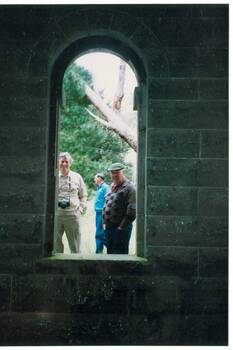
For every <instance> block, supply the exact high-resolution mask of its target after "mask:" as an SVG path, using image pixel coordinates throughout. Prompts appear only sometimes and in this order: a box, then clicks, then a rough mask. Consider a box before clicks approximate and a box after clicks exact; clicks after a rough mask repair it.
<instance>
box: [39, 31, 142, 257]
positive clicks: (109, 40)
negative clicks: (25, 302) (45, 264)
mask: <svg viewBox="0 0 233 350" xmlns="http://www.w3.org/2000/svg"><path fill="white" fill-rule="evenodd" d="M90 53H95V54H97V53H99V54H101V53H102V54H103V53H105V54H108V55H110V54H112V55H114V57H115V59H117V60H118V64H119V62H120V59H122V60H123V61H125V62H126V64H127V65H128V66H129V67H130V68H131V70H132V71H133V73H134V74H135V77H136V78H135V77H134V78H135V80H136V85H137V86H136V87H135V89H134V91H132V90H133V88H131V89H130V90H131V98H132V93H133V104H134V106H133V107H134V110H135V112H134V113H135V114H136V115H137V118H136V119H135V120H134V123H136V124H137V128H136V129H137V135H136V148H137V156H136V159H137V161H135V163H137V165H136V168H135V166H133V167H132V166H131V167H128V166H126V169H125V170H124V171H126V175H128V176H130V179H131V180H133V182H134V183H135V185H136V190H137V191H136V195H137V200H136V206H137V208H136V212H137V215H136V220H135V221H134V227H135V228H136V227H137V232H136V234H135V239H133V238H132V239H131V241H130V244H131V248H130V251H129V254H134V255H129V254H124V257H123V255H121V257H122V259H123V260H125V259H126V260H128V259H133V260H135V259H136V260H137V259H138V258H139V257H145V256H146V220H145V215H146V210H145V208H146V205H145V203H146V192H145V188H146V180H147V179H146V176H145V169H146V137H147V131H146V130H147V129H146V125H147V113H148V101H147V100H148V86H147V73H146V70H145V66H144V62H143V60H142V59H141V56H139V53H138V52H137V50H135V49H134V48H133V47H132V46H131V45H130V44H129V43H128V42H127V39H124V40H119V39H117V38H115V37H112V36H111V37H110V36H105V35H92V36H87V37H83V38H80V39H78V40H77V41H75V42H73V43H72V44H70V45H69V46H67V47H66V48H65V49H64V50H63V51H62V52H61V53H60V55H59V56H58V57H57V59H56V61H55V62H54V65H53V69H52V71H51V88H50V101H51V103H50V119H49V125H48V148H47V152H48V153H47V154H48V156H47V160H48V163H47V210H46V230H45V235H44V238H43V255H44V256H45V257H51V256H54V258H55V259H60V258H62V259H69V260H70V259H79V258H81V259H83V258H84V259H85V256H87V254H88V253H84V252H81V255H80V254H72V255H71V254H59V253H58V254H57V253H56V252H55V251H56V249H55V244H54V238H55V234H54V232H55V230H56V225H57V221H56V215H55V214H56V211H57V207H58V191H57V188H58V173H59V162H58V158H59V152H60V151H67V150H66V147H64V148H63V146H65V145H64V144H63V146H62V147H61V142H60V141H59V139H61V137H60V136H61V135H60V133H61V131H60V127H61V126H62V123H65V122H66V121H67V120H68V123H70V122H71V120H70V119H67V120H66V121H65V120H63V119H62V113H64V111H65V109H66V108H67V106H68V102H69V101H68V94H67V91H66V89H65V84H64V81H65V77H66V73H67V72H68V71H69V69H70V67H71V66H72V64H74V63H75V62H76V60H77V59H78V60H81V59H84V56H85V55H86V54H90ZM93 66H94V67H95V64H94V65H93ZM105 68H106V67H105ZM82 69H83V70H84V71H88V69H87V67H86V68H85V67H83V68H82ZM104 70H106V69H104ZM88 74H89V73H88ZM102 75H103V77H104V76H106V75H107V74H106V73H105V71H104V72H102ZM94 79H95V78H94ZM78 80H80V81H79V82H78V85H81V86H80V89H79V90H80V91H79V93H80V94H81V100H82V102H84V101H85V96H84V95H85V94H83V91H84V89H83V87H84V85H85V84H83V82H82V81H83V79H82V80H81V79H78ZM84 80H85V79H84ZM90 87H91V88H92V90H93V91H94V89H93V85H91V84H90ZM97 90H98V89H97ZM102 90H103V89H100V91H97V92H98V93H97V95H99V94H100V95H101V94H102V95H103V93H104V91H102ZM105 90H106V88H105ZM107 90H110V89H109V88H108V89H107ZM94 92H96V91H94ZM125 93H126V91H125ZM80 94H79V95H80ZM102 97H103V96H102ZM124 101H127V99H126V98H123V100H122V101H121V105H122V106H123V103H124ZM111 103H112V101H111V102H110V105H109V106H108V107H110V108H112V107H113V106H112V105H111ZM105 104H106V103H105ZM77 106H78V107H80V103H76V107H77ZM84 107H85V108H87V109H88V110H89V111H87V110H86V111H85V114H84V115H83V116H82V118H86V119H85V120H83V122H84V121H85V122H86V120H88V121H89V122H88V123H89V125H90V121H92V124H91V125H92V128H93V125H95V123H97V120H95V118H94V117H97V119H98V117H100V118H101V113H100V111H98V110H94V109H93V108H92V107H91V108H88V107H90V106H87V105H86V106H85V103H84ZM115 112H116V111H115ZM132 113H133V112H132ZM92 114H94V117H93V115H92ZM132 124H133V122H132V120H131V121H130V122H129V124H128V130H130V134H132V132H131V131H132V129H133V128H132V126H133V125H132ZM82 125H84V124H82ZM63 127H64V125H63ZM82 128H83V130H85V133H86V135H87V136H89V132H90V131H91V127H90V130H89V129H88V128H87V127H84V126H82V127H81V126H80V125H79V124H77V125H76V126H75V127H73V129H74V130H75V131H76V132H77V133H78V132H80V131H81V130H82ZM102 128H103V130H105V132H106V128H104V125H102ZM63 131H64V130H63ZM85 133H84V134H85ZM110 133H113V130H111V131H110ZM123 134H124V133H123ZM94 136H96V135H95V134H94ZM121 136H122V135H121ZM122 138H124V139H125V141H127V138H128V139H130V137H128V135H126V137H125V135H123V137H118V139H119V140H121V139H122ZM93 139H94V138H93ZM103 140H105V139H104V138H103ZM103 140H102V139H101V141H103ZM134 140H135V136H133V137H131V140H130V142H129V143H128V144H131V145H133V147H134V148H135V142H134ZM66 141H67V142H68V141H69V139H67V140H66ZM108 142H109V141H108ZM121 142H122V149H124V147H126V146H125V145H124V146H123V141H121ZM107 145H108V143H107V142H106V143H104V150H105V148H106V149H107V148H108V147H107ZM113 145H114V144H111V146H113ZM118 146H119V145H118ZM76 147H77V148H78V150H80V148H82V147H81V146H80V145H78V143H77V144H76ZM94 148H95V152H92V153H94V154H93V155H92V158H93V159H92V160H93V161H94V159H95V158H96V162H97V163H98V164H100V162H99V161H98V157H101V156H102V154H101V152H100V151H99V148H98V151H97V150H96V148H97V147H94ZM122 149H121V150H122ZM74 153H75V154H78V152H77V153H76V152H74ZM84 153H85V152H84ZM87 153H88V152H87ZM75 154H72V156H73V157H74V158H76V157H77V155H76V156H75ZM112 154H114V155H115V154H117V153H116V152H115V153H112ZM123 154H124V157H126V154H128V152H127V151H126V152H123ZM128 157H129V158H128V159H127V157H126V158H124V159H122V158H121V160H122V161H123V160H124V161H125V162H126V163H130V156H128ZM115 160H116V159H115V158H114V157H113V156H112V157H111V162H110V163H113V162H114V161H115ZM75 163H76V166H77V171H79V172H81V171H80V159H79V160H78V161H76V162H75ZM75 163H74V164H75ZM125 165H127V164H125ZM106 167H107V164H106ZM103 170H105V169H103ZM95 171H96V168H90V172H89V173H88V176H89V180H88V181H93V172H95ZM127 171H130V173H129V174H128V173H127ZM109 174H110V173H109V172H108V171H107V172H106V181H108V182H110V178H109ZM133 174H134V177H132V176H133ZM82 175H83V174H82ZM92 185H93V183H92ZM91 191H92V192H93V191H95V189H94V187H93V188H92V189H91V186H90V189H89V192H91ZM89 195H90V193H89ZM86 218H87V217H86ZM83 219H85V215H84V217H83ZM92 234H93V241H92V242H95V237H94V236H95V232H93V233H92ZM132 237H133V235H132ZM134 242H135V244H134ZM83 243H84V241H83ZM81 245H82V243H81ZM132 245H133V247H132ZM135 246H136V247H135ZM92 247H93V246H92ZM81 248H82V247H81ZM84 251H85V249H84ZM86 251H87V250H86ZM105 253H106V252H105ZM58 255H59V256H58ZM61 255H62V256H61ZM84 255H85V256H84ZM111 256H112V255H111V254H98V256H97V255H95V254H88V256H87V259H91V260H93V259H101V258H104V259H105V258H106V259H112V258H111ZM115 259H116V257H114V260H115Z"/></svg>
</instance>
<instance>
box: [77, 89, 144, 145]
mask: <svg viewBox="0 0 233 350" xmlns="http://www.w3.org/2000/svg"><path fill="white" fill-rule="evenodd" d="M84 89H85V95H86V96H87V98H88V99H89V100H90V101H91V103H92V104H93V105H94V106H95V107H96V108H97V109H98V110H99V111H100V112H101V113H102V115H103V117H104V118H105V121H107V122H108V128H111V129H112V130H113V131H115V132H116V133H117V134H118V135H119V136H120V137H121V138H122V139H124V140H125V141H126V142H127V143H128V144H129V146H130V147H132V148H133V149H134V150H135V152H137V140H136V137H135V135H134V134H133V133H132V131H131V129H130V128H129V127H128V125H127V124H125V123H124V122H123V120H122V119H121V118H119V116H118V115H117V114H116V113H115V112H114V111H113V110H112V109H111V108H109V107H108V106H107V105H106V104H105V103H104V102H103V100H102V99H101V98H100V97H99V96H98V95H97V94H96V93H95V92H94V91H93V90H92V89H91V88H90V87H89V86H87V85H86V84H85V86H84ZM96 117H97V116H96ZM95 119H96V118H95Z"/></svg>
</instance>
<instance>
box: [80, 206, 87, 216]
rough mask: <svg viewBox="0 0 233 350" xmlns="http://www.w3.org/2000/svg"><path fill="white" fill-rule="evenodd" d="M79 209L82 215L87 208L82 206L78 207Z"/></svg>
mask: <svg viewBox="0 0 233 350" xmlns="http://www.w3.org/2000/svg"><path fill="white" fill-rule="evenodd" d="M79 211H80V213H81V214H82V215H84V214H86V211H87V209H86V208H83V207H79Z"/></svg>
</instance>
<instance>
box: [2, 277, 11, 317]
mask: <svg viewBox="0 0 233 350" xmlns="http://www.w3.org/2000/svg"><path fill="white" fill-rule="evenodd" d="M10 304H11V276H10V275H0V312H3V311H10Z"/></svg>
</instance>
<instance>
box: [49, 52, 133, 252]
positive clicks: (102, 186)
mask: <svg viewBox="0 0 233 350" xmlns="http://www.w3.org/2000/svg"><path fill="white" fill-rule="evenodd" d="M137 86H138V82H137V79H136V76H135V74H134V72H133V70H132V68H131V67H130V65H129V64H127V62H125V61H124V60H123V59H121V58H120V57H119V56H116V55H114V54H112V53H107V52H97V51H96V52H91V53H87V54H84V55H81V56H79V57H78V59H76V60H75V61H73V62H72V63H71V64H70V65H69V66H68V67H67V69H66V71H65V74H64V78H63V107H62V108H61V109H60V113H59V127H58V154H59V155H61V154H63V156H64V157H65V152H68V153H69V155H71V157H72V159H73V164H72V165H71V167H70V171H69V174H73V173H72V172H74V173H76V174H77V173H78V174H79V175H81V178H82V180H83V182H80V183H79V184H78V185H77V188H76V189H77V193H78V199H77V200H76V199H75V197H72V196H74V193H75V188H74V187H75V185H74V184H72V181H79V180H78V179H76V180H75V178H74V179H72V176H74V175H72V176H68V175H67V176H63V175H64V174H62V173H61V171H62V172H63V171H64V164H61V163H59V164H58V171H59V174H58V176H57V178H58V180H57V193H56V194H57V195H56V201H57V202H58V206H56V204H55V226H54V227H55V230H54V253H55V254H57V253H65V254H70V253H80V254H83V255H86V254H87V255H88V254H95V253H96V254H98V253H102V254H106V253H107V246H108V239H107V237H106V235H107V232H108V230H103V229H101V227H102V224H103V222H102V220H103V219H102V213H101V211H102V207H104V206H105V205H106V195H107V192H108V191H109V188H108V186H111V184H112V181H114V180H113V179H112V173H114V171H113V172H111V171H109V168H111V166H112V164H117V163H120V164H122V165H123V166H124V169H123V170H121V171H120V172H123V176H124V177H126V178H127V179H128V180H130V182H131V183H132V184H133V186H134V187H135V189H136V190H137V129H138V120H137V111H136V110H134V91H135V88H136V87H137ZM62 159H63V158H59V156H58V162H61V161H62ZM64 159H65V158H64ZM59 168H60V169H59ZM67 174H68V172H67ZM102 175H103V176H102ZM65 181H66V182H67V181H68V182H67V184H66V182H65ZM86 190H87V195H88V196H87V199H86V194H85V191H86ZM103 191H105V192H106V193H104V194H105V199H104V197H103V193H102V192H103ZM122 193H123V192H122ZM126 194H127V191H125V195H126ZM128 197H129V196H128ZM128 197H127V198H125V199H122V201H123V202H124V201H126V202H127V203H123V205H125V204H127V205H128V206H130V205H131V203H130V202H129V203H128V201H130V200H131V201H133V199H132V198H131V199H129V198H128ZM110 198H112V196H111V197H110ZM97 201H98V203H96V202H97ZM76 202H77V203H76ZM74 205H76V206H78V207H79V209H80V211H81V213H79V210H78V211H77V212H78V218H77V217H76V219H75V220H74V219H73V218H72V216H71V214H72V211H74ZM108 205H111V204H108ZM113 205H117V201H116V202H115V203H113ZM121 205H122V203H120V204H118V206H119V207H117V210H118V211H117V212H116V215H119V213H120V211H121V208H120V206H121ZM135 209H136V200H135ZM127 210H128V209H127ZM79 214H81V215H79ZM125 214H126V210H125ZM125 214H124V216H125ZM72 215H73V214H72ZM111 215H112V214H111ZM122 220H123V216H122V218H121V220H120V221H121V222H123V221H122ZM130 225H131V222H129V223H128V225H127V226H126V227H130ZM132 226H133V229H132V231H131V233H129V235H130V237H129V249H128V250H127V252H128V254H130V255H136V253H137V252H136V231H137V230H136V220H134V222H133V225H132ZM124 230H125V228H124ZM125 233H126V232H124V234H125ZM125 245H127V243H125ZM116 249H118V248H116ZM114 252H115V251H114ZM117 252H118V250H117ZM120 252H122V249H121V248H120V250H119V253H120ZM108 253H109V251H108ZM97 258H98V257H97Z"/></svg>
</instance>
